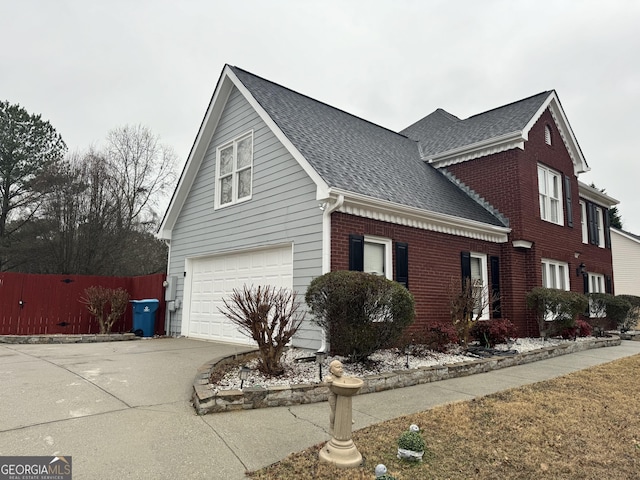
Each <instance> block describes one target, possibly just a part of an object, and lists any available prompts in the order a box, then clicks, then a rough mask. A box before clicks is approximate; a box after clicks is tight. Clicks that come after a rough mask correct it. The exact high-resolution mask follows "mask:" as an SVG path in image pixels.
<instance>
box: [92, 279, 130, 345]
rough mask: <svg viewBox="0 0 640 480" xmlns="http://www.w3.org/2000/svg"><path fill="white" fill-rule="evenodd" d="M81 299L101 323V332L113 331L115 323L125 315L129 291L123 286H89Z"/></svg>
mask: <svg viewBox="0 0 640 480" xmlns="http://www.w3.org/2000/svg"><path fill="white" fill-rule="evenodd" d="M84 295H85V296H84V297H83V298H81V299H80V301H81V302H82V303H84V304H85V305H86V306H87V310H89V312H90V313H91V315H93V316H94V317H95V318H96V319H97V320H98V324H99V325H100V333H102V334H105V333H111V328H112V327H113V324H114V323H115V322H116V320H118V319H119V318H121V317H122V315H124V312H125V310H126V308H127V305H128V303H129V293H128V292H127V291H126V290H125V289H123V288H115V289H113V288H106V287H103V286H100V285H98V286H92V287H88V288H86V289H85V291H84Z"/></svg>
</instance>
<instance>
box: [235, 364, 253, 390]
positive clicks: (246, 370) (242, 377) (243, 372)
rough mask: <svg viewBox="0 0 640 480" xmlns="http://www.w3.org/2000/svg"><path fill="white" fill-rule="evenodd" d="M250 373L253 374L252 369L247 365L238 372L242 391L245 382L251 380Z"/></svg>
mask: <svg viewBox="0 0 640 480" xmlns="http://www.w3.org/2000/svg"><path fill="white" fill-rule="evenodd" d="M249 372H251V369H250V368H249V367H247V366H246V365H243V366H241V367H240V372H238V376H239V377H240V390H242V387H244V381H245V380H246V379H247V378H249Z"/></svg>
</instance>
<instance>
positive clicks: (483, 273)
mask: <svg viewBox="0 0 640 480" xmlns="http://www.w3.org/2000/svg"><path fill="white" fill-rule="evenodd" d="M470 257H471V284H472V285H473V297H474V298H475V299H476V307H475V308H474V309H473V316H474V318H478V316H479V319H480V320H488V319H489V288H488V283H487V256H486V255H484V254H482V253H473V252H472V253H471V254H470Z"/></svg>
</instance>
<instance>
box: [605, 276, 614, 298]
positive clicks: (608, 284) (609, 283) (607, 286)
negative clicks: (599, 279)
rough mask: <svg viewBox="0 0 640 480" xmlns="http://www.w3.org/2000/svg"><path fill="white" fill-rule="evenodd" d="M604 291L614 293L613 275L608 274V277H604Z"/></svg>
mask: <svg viewBox="0 0 640 480" xmlns="http://www.w3.org/2000/svg"><path fill="white" fill-rule="evenodd" d="M604 291H605V293H610V294H613V285H612V281H611V275H607V276H606V277H604Z"/></svg>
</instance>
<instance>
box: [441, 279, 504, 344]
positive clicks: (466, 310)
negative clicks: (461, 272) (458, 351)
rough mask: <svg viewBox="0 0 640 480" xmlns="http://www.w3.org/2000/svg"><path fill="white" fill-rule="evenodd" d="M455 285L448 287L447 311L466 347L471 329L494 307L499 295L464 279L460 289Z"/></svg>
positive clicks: (454, 283)
mask: <svg viewBox="0 0 640 480" xmlns="http://www.w3.org/2000/svg"><path fill="white" fill-rule="evenodd" d="M457 285H458V284H457V283H456V282H452V284H451V285H450V286H449V310H450V314H451V322H452V324H453V326H454V328H455V329H456V332H457V335H458V339H459V340H460V341H461V342H462V344H463V345H464V346H465V347H466V346H467V345H468V343H469V339H470V337H471V329H472V328H473V326H474V325H475V324H476V323H477V322H478V321H479V320H480V317H481V316H482V314H483V313H484V312H486V311H488V310H489V309H490V308H491V306H492V305H495V304H496V302H497V300H498V299H499V295H497V294H495V293H493V292H492V291H491V290H490V289H489V287H488V286H486V285H485V286H483V285H482V282H481V281H477V280H476V281H473V280H471V279H470V278H465V279H464V281H463V282H462V289H461V290H457Z"/></svg>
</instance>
